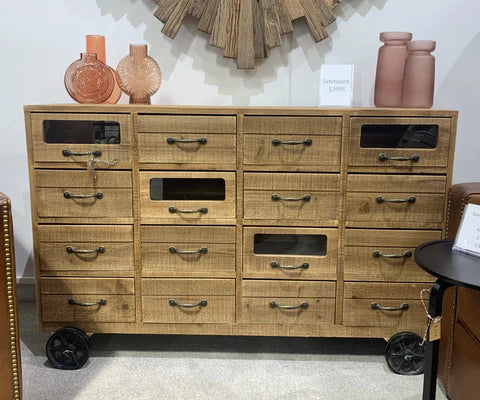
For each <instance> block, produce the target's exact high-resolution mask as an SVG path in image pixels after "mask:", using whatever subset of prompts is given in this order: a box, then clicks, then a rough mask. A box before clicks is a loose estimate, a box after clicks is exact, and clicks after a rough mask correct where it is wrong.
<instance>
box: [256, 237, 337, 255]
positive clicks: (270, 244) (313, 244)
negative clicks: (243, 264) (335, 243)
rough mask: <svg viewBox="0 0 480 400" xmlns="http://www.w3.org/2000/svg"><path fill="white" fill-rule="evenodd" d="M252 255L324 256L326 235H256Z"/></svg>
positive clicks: (325, 252)
mask: <svg viewBox="0 0 480 400" xmlns="http://www.w3.org/2000/svg"><path fill="white" fill-rule="evenodd" d="M253 252H254V254H283V255H287V254H288V255H304V256H324V255H326V254H327V236H326V235H291V234H265V233H257V234H255V236H254V246H253Z"/></svg>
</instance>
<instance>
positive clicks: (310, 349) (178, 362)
mask: <svg viewBox="0 0 480 400" xmlns="http://www.w3.org/2000/svg"><path fill="white" fill-rule="evenodd" d="M19 312H20V337H21V341H22V347H21V351H22V370H23V388H24V400H56V399H59V400H74V399H75V400H92V399H95V400H96V399H100V400H217V399H219V400H250V399H251V400H287V399H288V400H309V399H312V400H313V399H315V400H323V399H325V400H337V399H338V400H350V399H351V400H390V399H391V400H417V399H421V397H422V396H421V393H422V384H423V375H420V376H400V375H396V374H394V373H392V372H390V371H389V369H388V367H387V365H386V363H385V359H384V348H385V341H384V340H377V339H332V338H271V337H263V338H257V337H255V338H252V337H224V336H222V337H214V336H206V337H205V336H170V335H168V336H166V335H165V336H164V335H100V334H97V335H93V336H92V341H93V353H92V355H91V356H90V359H89V361H88V362H87V364H86V366H85V367H84V368H82V369H80V370H76V371H62V370H57V369H54V368H52V367H51V366H50V365H49V362H48V361H47V358H46V356H45V350H44V348H45V343H46V341H47V339H48V336H49V335H48V334H46V333H40V332H38V330H37V326H36V316H35V305H34V303H20V304H19ZM437 399H439V400H445V399H446V397H445V396H444V394H443V393H442V392H441V390H438V391H437Z"/></svg>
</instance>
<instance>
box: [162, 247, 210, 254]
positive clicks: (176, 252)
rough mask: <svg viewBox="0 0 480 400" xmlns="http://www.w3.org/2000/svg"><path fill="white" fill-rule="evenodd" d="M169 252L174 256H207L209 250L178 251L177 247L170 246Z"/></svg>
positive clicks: (204, 248) (203, 248)
mask: <svg viewBox="0 0 480 400" xmlns="http://www.w3.org/2000/svg"><path fill="white" fill-rule="evenodd" d="M168 251H169V252H170V253H172V254H197V253H199V254H207V252H208V248H206V247H202V248H200V249H198V250H178V249H177V248H176V247H175V246H170V247H169V248H168Z"/></svg>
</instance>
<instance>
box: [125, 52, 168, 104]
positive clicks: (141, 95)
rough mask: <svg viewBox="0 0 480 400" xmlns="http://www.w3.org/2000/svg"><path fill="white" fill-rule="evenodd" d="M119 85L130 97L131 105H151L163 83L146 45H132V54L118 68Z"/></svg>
mask: <svg viewBox="0 0 480 400" xmlns="http://www.w3.org/2000/svg"><path fill="white" fill-rule="evenodd" d="M117 73H118V77H119V81H118V83H119V85H120V87H121V88H122V90H123V91H124V92H125V93H126V94H128V95H129V96H130V104H150V96H152V95H153V94H154V93H155V92H156V91H157V90H158V89H159V88H160V84H161V83H162V73H161V71H160V67H159V66H158V64H157V62H156V61H155V60H154V59H153V58H152V57H150V56H148V54H147V45H146V44H131V45H130V54H129V55H128V56H126V57H124V58H122V59H121V60H120V62H119V63H118V66H117Z"/></svg>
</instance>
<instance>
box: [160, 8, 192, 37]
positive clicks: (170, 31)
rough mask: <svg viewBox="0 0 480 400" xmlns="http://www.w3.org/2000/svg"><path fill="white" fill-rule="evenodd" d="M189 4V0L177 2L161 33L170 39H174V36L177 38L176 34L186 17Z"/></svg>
mask: <svg viewBox="0 0 480 400" xmlns="http://www.w3.org/2000/svg"><path fill="white" fill-rule="evenodd" d="M190 2H191V0H178V2H177V4H176V6H175V8H174V9H173V11H172V13H171V14H170V17H169V18H168V20H167V22H166V23H165V25H164V26H163V29H162V33H164V34H165V35H167V36H168V37H169V38H171V39H175V36H177V33H178V31H179V30H180V27H181V26H182V22H183V19H184V18H185V16H186V15H187V12H188V9H189V7H190Z"/></svg>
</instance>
